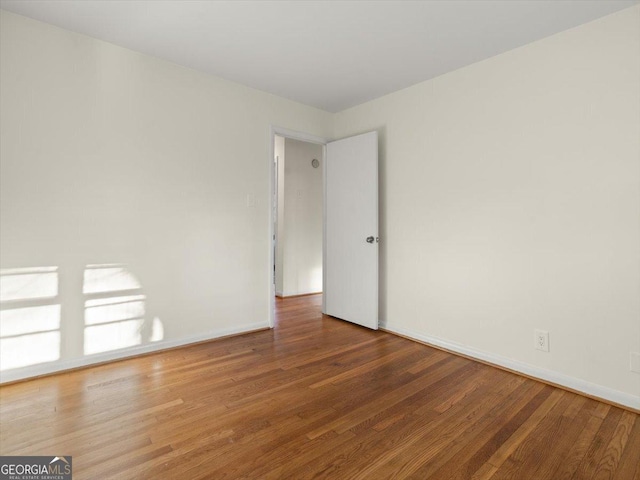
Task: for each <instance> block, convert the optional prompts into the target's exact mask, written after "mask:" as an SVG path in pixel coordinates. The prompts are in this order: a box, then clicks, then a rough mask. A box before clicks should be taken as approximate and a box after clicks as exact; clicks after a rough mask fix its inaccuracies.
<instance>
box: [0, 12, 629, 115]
mask: <svg viewBox="0 0 640 480" xmlns="http://www.w3.org/2000/svg"><path fill="white" fill-rule="evenodd" d="M638 1H639V0H554V1H551V0H511V1H509V0H456V1H452V0H449V1H436V0H430V1H365V0H361V1H208V0H201V1H184V0H164V1H158V0H155V1H152V0H57V1H52V0H0V7H1V8H3V9H5V10H9V11H12V12H15V13H19V14H21V15H25V16H28V17H32V18H35V19H37V20H41V21H43V22H47V23H51V24H54V25H58V26H60V27H63V28H66V29H69V30H73V31H76V32H80V33H83V34H86V35H89V36H92V37H95V38H99V39H102V40H106V41H108V42H112V43H115V44H117V45H121V46H124V47H127V48H130V49H132V50H137V51H139V52H143V53H146V54H149V55H154V56H156V57H160V58H164V59H166V60H170V61H172V62H175V63H178V64H180V65H185V66H188V67H192V68H195V69H197V70H201V71H204V72H208V73H212V74H214V75H217V76H220V77H223V78H226V79H229V80H233V81H236V82H239V83H242V84H244V85H248V86H251V87H254V88H257V89H260V90H264V91H266V92H270V93H273V94H276V95H279V96H282V97H286V98H290V99H292V100H296V101H298V102H301V103H304V104H307V105H312V106H315V107H318V108H321V109H323V110H328V111H330V112H336V111H340V110H343V109H345V108H348V107H351V106H354V105H357V104H360V103H363V102H365V101H367V100H371V99H373V98H376V97H379V96H382V95H385V94H387V93H390V92H393V91H396V90H399V89H401V88H404V87H408V86H410V85H413V84H416V83H419V82H421V81H424V80H427V79H429V78H433V77H436V76H438V75H441V74H443V73H446V72H449V71H451V70H455V69H457V68H460V67H463V66H465V65H469V64H471V63H474V62H477V61H479V60H483V59H485V58H488V57H491V56H493V55H496V54H499V53H502V52H505V51H507V50H511V49H513V48H516V47H519V46H521V45H525V44H527V43H530V42H532V41H535V40H538V39H540V38H543V37H546V36H549V35H552V34H554V33H557V32H560V31H562V30H566V29H568V28H571V27H575V26H577V25H580V24H583V23H586V22H589V21H591V20H594V19H596V18H599V17H602V16H604V15H607V14H610V13H613V12H615V11H617V10H621V9H623V8H626V7H629V6H632V5H634V4H637V3H638Z"/></svg>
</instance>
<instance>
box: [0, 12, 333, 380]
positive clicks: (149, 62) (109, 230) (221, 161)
mask: <svg viewBox="0 0 640 480" xmlns="http://www.w3.org/2000/svg"><path fill="white" fill-rule="evenodd" d="M0 32H1V38H0V48H1V51H0V56H1V59H2V61H1V62H0V102H1V104H2V110H1V115H2V116H1V119H0V121H1V131H0V135H1V138H0V140H1V142H0V143H1V152H0V155H1V160H2V164H1V182H2V183H1V186H0V192H1V199H0V200H1V201H0V205H1V225H0V235H1V236H0V248H1V252H2V255H1V261H2V268H3V269H4V271H3V276H2V285H3V302H2V310H3V312H2V314H3V320H2V322H1V323H2V331H0V336H2V337H5V338H3V342H4V347H7V346H9V344H12V345H14V346H15V345H18V344H20V342H21V340H20V338H29V340H28V341H27V343H29V344H30V345H36V343H37V341H38V339H41V340H42V338H44V337H41V336H39V335H42V334H36V333H34V332H35V331H48V332H49V333H48V334H47V335H49V337H50V338H49V341H47V342H44V343H46V344H48V345H49V346H51V345H54V347H55V348H53V351H51V352H48V353H47V355H48V356H47V355H44V357H43V358H45V357H46V360H49V361H50V362H49V363H42V364H36V365H32V366H28V367H25V368H24V369H19V368H18V369H5V370H4V371H3V372H2V380H10V379H12V378H17V377H20V376H24V375H28V374H34V373H42V372H45V371H50V370H55V369H57V368H62V367H68V366H75V365H79V364H82V363H85V362H89V361H95V360H100V359H104V358H110V357H114V356H119V355H122V354H124V353H132V352H135V351H141V350H144V349H145V348H155V347H156V346H157V345H152V346H148V345H145V344H148V342H150V341H151V339H154V340H156V341H158V342H159V343H160V345H164V346H167V345H173V344H177V343H181V342H186V341H192V340H197V339H202V338H207V337H213V336H217V335H220V334H225V333H230V332H236V331H243V330H247V329H254V328H259V327H265V326H267V325H268V319H269V306H270V301H271V299H270V298H269V289H268V286H269V279H270V278H271V277H270V275H271V272H270V269H269V261H270V260H269V258H270V249H271V248H272V245H271V242H270V241H269V239H268V236H269V220H268V219H269V208H270V198H269V158H268V152H269V150H270V142H271V133H270V128H271V125H277V126H280V127H283V128H289V129H293V130H299V131H303V132H308V133H310V134H313V135H318V136H322V137H328V136H330V134H331V129H332V115H330V114H329V113H326V112H322V111H320V110H317V109H314V108H310V107H306V106H303V105H300V104H297V103H295V102H292V101H288V100H285V99H282V98H279V97H276V96H273V95H270V94H266V93H263V92H259V91H257V90H253V89H250V88H246V87H243V86H241V85H238V84H234V83H231V82H228V81H225V80H222V79H219V78H215V77H212V76H210V75H206V74H202V73H199V72H196V71H193V70H190V69H187V68H183V67H180V66H177V65H174V64H171V63H168V62H165V61H162V60H159V59H156V58H152V57H149V56H145V55H142V54H138V53H135V52H132V51H129V50H126V49H123V48H120V47H117V46H114V45H111V44H108V43H105V42H102V41H98V40H94V39H91V38H88V37H85V36H82V35H78V34H75V33H72V32H69V31H65V30H62V29H59V28H56V27H53V26H50V25H46V24H43V23H40V22H37V21H33V20H30V19H26V18H24V17H20V16H17V15H14V14H11V13H7V12H2V14H1V26H0ZM95 264H118V265H120V266H117V267H109V268H105V267H103V268H101V269H100V268H97V269H91V272H88V273H85V268H86V266H87V265H95ZM27 267H52V268H53V267H55V268H57V270H56V271H54V272H53V273H52V272H45V273H43V272H42V271H40V273H31V274H27V272H26V271H25V270H24V269H25V268H27ZM7 269H21V270H19V271H18V272H16V271H7ZM29 275H31V276H29ZM86 275H88V276H91V275H93V277H95V276H96V275H97V276H98V277H101V278H98V279H97V280H95V281H94V282H93V284H94V287H93V290H94V293H87V294H84V293H83V283H84V284H85V287H87V283H91V282H90V279H87V280H86V281H84V280H83V276H86ZM23 280H24V281H23ZM21 282H22V283H21ZM55 282H58V285H57V287H56V286H55V285H54V283H55ZM96 285H97V286H96ZM109 290H111V292H109ZM52 292H53V293H52ZM140 295H142V296H143V297H144V298H142V299H141V298H140ZM25 296H26V297H29V296H31V297H35V298H31V299H26V300H25ZM121 296H126V297H127V298H126V299H125V300H126V301H124V303H118V302H117V301H115V300H113V299H114V297H121ZM45 297H47V298H45ZM87 301H90V302H93V303H89V304H87V303H86V302H87ZM100 302H103V303H111V305H107V306H100V305H99V304H100ZM43 306H44V307H48V308H42V307H43ZM17 307H28V308H27V309H26V310H25V309H18V308H17ZM90 308H94V309H96V310H92V312H94V313H92V314H91V315H89V314H88V313H87V312H88V311H89V309H90ZM85 310H86V312H85ZM131 318H133V319H134V320H131V323H127V322H129V320H127V322H125V321H124V320H123V319H131ZM154 319H155V321H154ZM85 320H86V321H87V322H106V321H111V322H115V323H111V324H110V325H111V327H104V330H100V329H99V328H93V329H91V328H89V326H88V325H85ZM85 327H86V329H85ZM92 327H95V325H94V326H92ZM89 332H92V334H91V335H92V338H93V340H91V341H92V342H94V343H95V342H96V341H97V342H100V341H102V340H105V341H106V340H108V345H106V346H105V345H102V347H103V348H107V350H106V351H104V352H102V353H100V354H97V355H94V356H92V357H90V358H86V357H85V358H83V357H84V355H85V352H87V351H94V352H95V351H97V350H96V345H87V344H86V343H85V342H86V341H87V338H86V337H87V336H88V334H89ZM96 334H97V335H96ZM96 337H97V339H96ZM57 339H60V342H59V345H58V343H57V342H58V340H57ZM5 340H6V341H5ZM89 343H91V342H89ZM118 345H127V346H128V349H125V350H114V348H115V347H117V346H118ZM50 348H51V347H50ZM1 350H2V351H3V352H4V351H6V348H2V349H1ZM32 350H34V351H35V350H36V348H33V349H32ZM98 350H99V348H98ZM34 358H35V357H34ZM14 360H15V359H14ZM51 362H53V363H51ZM19 363H20V359H18V363H17V364H19ZM27 363H28V362H27ZM5 365H7V363H5Z"/></svg>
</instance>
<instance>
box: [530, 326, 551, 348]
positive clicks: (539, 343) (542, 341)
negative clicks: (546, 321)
mask: <svg viewBox="0 0 640 480" xmlns="http://www.w3.org/2000/svg"><path fill="white" fill-rule="evenodd" d="M533 340H534V347H535V348H536V350H541V351H543V352H548V351H549V332H547V331H546V330H534V331H533Z"/></svg>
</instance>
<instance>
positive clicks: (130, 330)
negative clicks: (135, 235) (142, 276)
mask: <svg viewBox="0 0 640 480" xmlns="http://www.w3.org/2000/svg"><path fill="white" fill-rule="evenodd" d="M82 290H83V292H84V294H85V303H84V312H85V313H84V325H85V327H84V354H85V355H93V354H96V353H103V352H110V351H113V350H120V349H123V348H128V347H135V346H137V345H141V344H143V343H145V342H149V341H159V340H162V339H163V338H164V331H163V328H162V323H161V322H160V320H159V319H158V318H154V319H153V320H152V321H150V320H149V319H148V318H147V314H148V312H147V311H146V296H145V295H144V294H143V293H142V285H141V283H140V281H139V280H138V278H137V277H136V276H135V275H134V274H133V273H132V272H131V271H130V270H128V268H127V266H126V265H122V264H102V265H87V267H86V268H85V271H84V279H83V289H82Z"/></svg>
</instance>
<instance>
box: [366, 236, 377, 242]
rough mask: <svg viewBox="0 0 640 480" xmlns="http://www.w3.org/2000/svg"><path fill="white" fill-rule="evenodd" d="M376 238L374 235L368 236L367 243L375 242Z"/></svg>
mask: <svg viewBox="0 0 640 480" xmlns="http://www.w3.org/2000/svg"><path fill="white" fill-rule="evenodd" d="M374 240H375V238H374V237H367V243H373V242H374Z"/></svg>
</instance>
